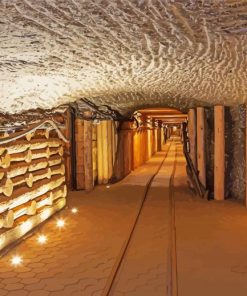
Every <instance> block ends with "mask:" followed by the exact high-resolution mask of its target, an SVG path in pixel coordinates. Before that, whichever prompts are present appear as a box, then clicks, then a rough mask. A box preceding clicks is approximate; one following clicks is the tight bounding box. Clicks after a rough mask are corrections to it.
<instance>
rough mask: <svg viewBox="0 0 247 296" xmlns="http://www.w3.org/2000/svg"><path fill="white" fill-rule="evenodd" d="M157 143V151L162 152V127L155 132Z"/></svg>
mask: <svg viewBox="0 0 247 296" xmlns="http://www.w3.org/2000/svg"><path fill="white" fill-rule="evenodd" d="M157 142H158V147H157V150H158V151H161V150H162V127H160V126H159V127H158V130H157Z"/></svg>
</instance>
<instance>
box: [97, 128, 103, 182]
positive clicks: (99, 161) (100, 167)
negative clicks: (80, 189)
mask: <svg viewBox="0 0 247 296" xmlns="http://www.w3.org/2000/svg"><path fill="white" fill-rule="evenodd" d="M97 167H98V184H103V154H102V123H100V124H98V125H97Z"/></svg>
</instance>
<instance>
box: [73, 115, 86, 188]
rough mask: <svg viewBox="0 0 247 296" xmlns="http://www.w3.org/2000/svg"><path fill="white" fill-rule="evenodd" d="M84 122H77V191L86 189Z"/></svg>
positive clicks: (78, 119) (77, 119) (81, 120)
mask: <svg viewBox="0 0 247 296" xmlns="http://www.w3.org/2000/svg"><path fill="white" fill-rule="evenodd" d="M83 138H84V120H83V119H80V118H76V120H75V140H76V189H77V190H80V189H85V172H84V145H83Z"/></svg>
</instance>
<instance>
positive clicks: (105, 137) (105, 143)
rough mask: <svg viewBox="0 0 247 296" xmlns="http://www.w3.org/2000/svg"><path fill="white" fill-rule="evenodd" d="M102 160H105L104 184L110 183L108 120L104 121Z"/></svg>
mask: <svg viewBox="0 0 247 296" xmlns="http://www.w3.org/2000/svg"><path fill="white" fill-rule="evenodd" d="M102 144H103V145H102V156H103V157H102V159H103V184H107V183H108V181H109V171H108V129H107V120H104V121H102Z"/></svg>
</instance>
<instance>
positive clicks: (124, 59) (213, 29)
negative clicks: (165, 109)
mask: <svg viewBox="0 0 247 296" xmlns="http://www.w3.org/2000/svg"><path fill="white" fill-rule="evenodd" d="M0 16H1V18H0V71H1V72H0V73H1V77H0V103H1V104H0V111H1V112H10V113H16V112H21V111H23V110H28V109H31V108H38V107H41V108H44V109H47V108H51V107H55V106H58V105H60V104H63V103H67V102H69V101H75V100H76V99H78V98H80V97H82V96H84V97H87V98H89V99H91V100H93V101H94V102H95V103H97V104H101V103H102V102H104V103H106V104H109V105H111V106H112V107H113V108H117V109H118V110H120V111H122V112H123V113H127V112H129V111H130V110H132V109H133V108H136V109H137V108H141V107H147V106H171V107H172V106H174V107H177V108H186V107H188V106H192V105H202V104H206V105H207V104H216V103H225V104H239V103H243V102H245V101H246V99H247V79H246V78H247V58H246V57H247V1H244V0H243V1H234V0H218V1H217V0H214V1H213V0H208V1H206V0H200V1H199V0H198V1H197V0H190V1H186V0H178V1H175V0H174V1H172V0H170V1H169V0H11V1H10V0H0Z"/></svg>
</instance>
